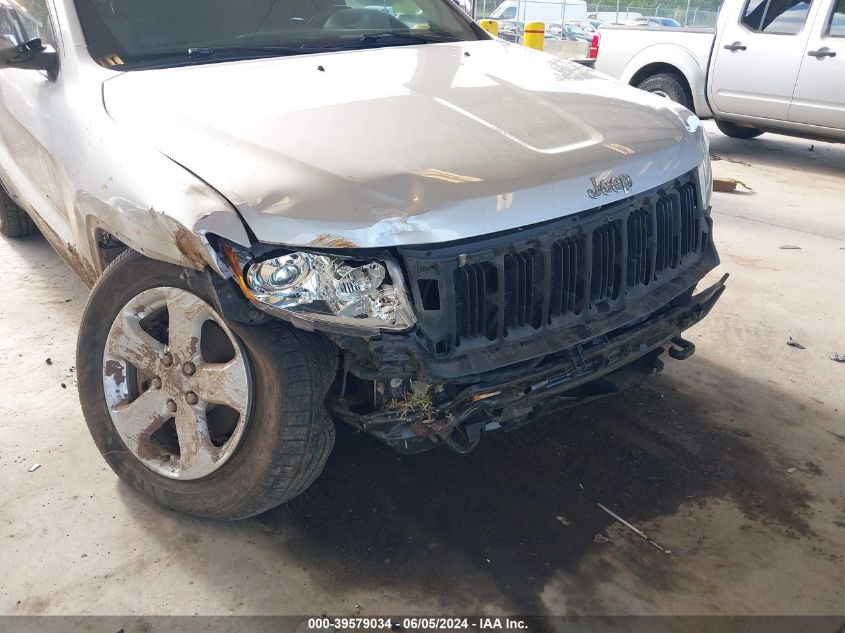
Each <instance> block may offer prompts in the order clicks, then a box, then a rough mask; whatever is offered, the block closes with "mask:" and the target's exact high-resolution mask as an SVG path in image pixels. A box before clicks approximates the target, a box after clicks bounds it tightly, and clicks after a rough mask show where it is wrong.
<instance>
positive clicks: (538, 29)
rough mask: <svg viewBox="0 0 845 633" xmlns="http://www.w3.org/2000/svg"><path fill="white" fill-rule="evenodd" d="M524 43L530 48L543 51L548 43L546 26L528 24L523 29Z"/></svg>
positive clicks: (540, 23)
mask: <svg viewBox="0 0 845 633" xmlns="http://www.w3.org/2000/svg"><path fill="white" fill-rule="evenodd" d="M523 33H524V34H525V35H524V37H523V38H522V43H523V44H524V45H525V46H526V47H528V48H536V49H537V50H538V51H541V50H543V46H545V43H546V25H545V24H543V23H542V22H527V23H526V24H525V28H524V29H523Z"/></svg>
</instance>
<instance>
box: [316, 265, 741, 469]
mask: <svg viewBox="0 0 845 633" xmlns="http://www.w3.org/2000/svg"><path fill="white" fill-rule="evenodd" d="M727 279H728V275H725V276H724V277H722V279H720V280H719V281H718V282H717V283H715V284H713V285H712V286H710V287H709V288H707V289H706V290H704V291H702V292H700V293H699V294H697V295H695V296H691V297H689V299H687V301H686V302H685V303H684V304H682V305H679V306H676V307H674V308H672V309H671V310H669V311H667V312H664V313H661V314H659V315H657V316H654V317H652V318H650V319H648V320H646V321H644V322H641V323H639V324H637V325H636V326H634V327H632V328H629V329H628V330H626V331H622V332H619V333H617V334H615V335H612V336H611V337H609V338H608V337H600V338H604V339H605V340H603V341H601V342H600V343H598V344H593V345H590V346H589V348H588V349H587V348H586V347H585V344H580V345H576V346H574V347H572V348H570V349H568V350H566V351H564V352H562V353H558V354H554V355H553V356H551V357H549V358H550V359H547V360H545V361H543V363H541V364H540V365H539V366H538V367H537V368H536V370H535V371H534V373H532V374H530V375H528V376H524V375H523V376H520V377H519V378H517V379H515V380H504V381H503V380H499V381H495V382H491V383H481V384H477V385H474V386H471V387H468V388H467V389H465V390H464V391H462V392H461V393H460V394H459V395H458V396H457V397H456V398H455V399H454V400H452V401H450V402H448V403H446V404H445V405H442V406H440V407H439V408H438V410H437V411H436V412H435V413H434V414H433V415H429V416H428V418H427V419H414V418H412V417H409V416H404V417H403V415H402V414H401V413H400V412H399V411H397V410H393V409H387V408H385V409H382V410H381V411H379V412H376V413H372V414H367V415H361V414H356V413H354V412H352V411H350V410H349V408H348V407H347V406H346V404H345V402H344V401H343V400H342V399H339V400H334V401H331V402H329V403H327V404H328V406H329V408H330V410H331V412H332V413H333V414H334V415H335V416H336V417H338V418H340V419H342V420H344V421H345V422H347V423H350V424H352V425H353V426H355V427H357V428H359V429H360V430H362V431H366V432H368V433H371V434H372V435H374V436H375V437H377V438H378V439H380V440H381V441H383V442H385V443H386V444H388V445H390V446H391V447H392V448H393V449H395V450H396V451H398V452H400V453H418V452H421V451H424V450H428V449H430V448H433V447H434V446H436V445H438V444H440V443H446V444H448V445H449V446H450V447H452V448H454V449H456V450H458V451H459V452H466V451H465V450H464V449H466V450H469V449H471V448H472V447H474V446H475V444H476V443H477V441H478V439H480V436H481V434H482V432H483V431H489V430H494V429H498V428H503V429H505V430H512V429H514V428H517V427H519V426H522V425H523V424H525V423H527V422H528V420H526V419H525V418H526V417H527V416H528V415H529V414H531V413H532V412H534V410H535V409H536V408H537V407H538V406H539V405H541V404H544V403H547V402H549V401H550V400H555V404H556V405H557V406H562V407H565V406H573V405H576V404H580V403H583V402H586V401H588V400H592V399H595V398H598V397H602V396H605V395H609V394H612V393H617V392H618V391H620V390H621V389H623V388H625V387H627V386H629V385H632V384H636V383H638V382H640V381H641V380H642V379H644V378H645V377H647V376H649V375H652V374H654V373H656V372H658V371H660V369H662V366H663V364H662V362H661V361H660V359H659V356H660V355H661V354H662V353H663V352H664V351H665V350H666V348H669V355H670V356H672V357H673V358H676V359H685V358H688V357H689V356H690V355H692V352H693V351H694V350H695V348H694V346H693V345H692V343H689V342H687V341H684V340H683V339H682V338H680V337H681V333H682V332H683V331H684V330H686V329H688V328H690V327H691V326H693V325H695V324H696V323H698V322H699V321H700V320H701V319H703V318H704V317H705V316H707V314H708V313H709V312H710V310H711V309H712V308H713V306H714V305H715V304H716V302H717V301H718V300H719V298H720V297H721V296H722V293H723V292H724V291H725V287H726V286H725V282H726V281H727Z"/></svg>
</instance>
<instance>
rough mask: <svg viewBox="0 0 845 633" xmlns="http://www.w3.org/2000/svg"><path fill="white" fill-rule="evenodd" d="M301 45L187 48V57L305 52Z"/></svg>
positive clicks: (231, 56)
mask: <svg viewBox="0 0 845 633" xmlns="http://www.w3.org/2000/svg"><path fill="white" fill-rule="evenodd" d="M306 52H307V51H306V50H303V48H302V47H301V46H224V47H221V48H204V47H197V48H189V49H188V51H187V54H188V59H221V58H223V59H240V58H244V57H269V56H276V55H299V54H302V53H306Z"/></svg>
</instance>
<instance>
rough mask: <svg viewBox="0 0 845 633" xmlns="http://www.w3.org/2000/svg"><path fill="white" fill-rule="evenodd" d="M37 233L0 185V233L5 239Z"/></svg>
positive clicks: (30, 221) (25, 215) (28, 219)
mask: <svg viewBox="0 0 845 633" xmlns="http://www.w3.org/2000/svg"><path fill="white" fill-rule="evenodd" d="M37 232H38V229H37V228H36V226H35V224H34V223H33V221H32V218H30V217H29V216H28V215H27V214H26V211H24V210H23V209H21V208H20V207H19V206H18V205H16V204H15V201H14V200H12V198H11V197H10V196H9V194H7V193H6V191H5V189H3V187H2V185H0V233H2V234H3V235H5V236H6V237H24V236H26V235H32V234H33V233H37Z"/></svg>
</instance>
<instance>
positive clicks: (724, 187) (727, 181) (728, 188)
mask: <svg viewBox="0 0 845 633" xmlns="http://www.w3.org/2000/svg"><path fill="white" fill-rule="evenodd" d="M737 185H739V186H742V187H744V188H745V189H746V190H747V191H754V190H753V189H752V188H751V187H749V186H748V185H746V184H745V183H744V182H742V181H741V180H737V179H736V178H714V179H713V191H719V192H721V193H733V192H734V191H736V188H737Z"/></svg>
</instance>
